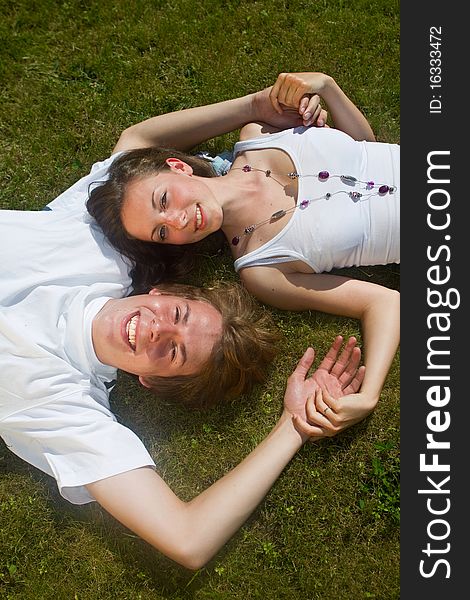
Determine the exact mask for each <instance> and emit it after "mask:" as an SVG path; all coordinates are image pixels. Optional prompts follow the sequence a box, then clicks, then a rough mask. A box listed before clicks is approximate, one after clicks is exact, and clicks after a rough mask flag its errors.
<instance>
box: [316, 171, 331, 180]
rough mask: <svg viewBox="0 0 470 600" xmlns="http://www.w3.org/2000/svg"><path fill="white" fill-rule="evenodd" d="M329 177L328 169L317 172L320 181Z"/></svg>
mask: <svg viewBox="0 0 470 600" xmlns="http://www.w3.org/2000/svg"><path fill="white" fill-rule="evenodd" d="M329 177H330V174H329V173H328V171H320V173H318V179H319V180H320V181H326V180H327V179H328V178H329Z"/></svg>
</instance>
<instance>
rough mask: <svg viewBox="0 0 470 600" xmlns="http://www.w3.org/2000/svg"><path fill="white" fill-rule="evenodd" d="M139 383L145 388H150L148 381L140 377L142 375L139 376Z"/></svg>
mask: <svg viewBox="0 0 470 600" xmlns="http://www.w3.org/2000/svg"><path fill="white" fill-rule="evenodd" d="M139 381H140V383H141V384H142V385H143V386H144V387H146V388H150V387H151V386H150V384H149V383H148V381H146V379H145V377H142V375H140V376H139Z"/></svg>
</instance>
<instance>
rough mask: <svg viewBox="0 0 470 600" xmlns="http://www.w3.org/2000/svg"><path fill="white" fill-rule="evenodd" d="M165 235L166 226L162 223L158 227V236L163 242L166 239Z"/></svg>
mask: <svg viewBox="0 0 470 600" xmlns="http://www.w3.org/2000/svg"><path fill="white" fill-rule="evenodd" d="M166 236H167V231H166V226H165V225H162V227H160V229H159V230H158V237H159V238H160V241H161V242H164V241H165V240H166Z"/></svg>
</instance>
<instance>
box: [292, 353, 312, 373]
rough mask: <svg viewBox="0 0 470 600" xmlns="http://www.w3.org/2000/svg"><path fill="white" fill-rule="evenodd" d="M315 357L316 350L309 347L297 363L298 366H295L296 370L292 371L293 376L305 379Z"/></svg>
mask: <svg viewBox="0 0 470 600" xmlns="http://www.w3.org/2000/svg"><path fill="white" fill-rule="evenodd" d="M314 358H315V350H314V349H313V348H307V350H306V351H305V352H304V355H303V356H302V358H301V359H300V360H299V362H298V363H297V366H296V367H295V370H294V372H293V373H292V375H291V377H293V376H295V377H301V378H302V379H305V377H306V376H307V373H308V371H309V369H310V367H311V366H312V365H313V360H314Z"/></svg>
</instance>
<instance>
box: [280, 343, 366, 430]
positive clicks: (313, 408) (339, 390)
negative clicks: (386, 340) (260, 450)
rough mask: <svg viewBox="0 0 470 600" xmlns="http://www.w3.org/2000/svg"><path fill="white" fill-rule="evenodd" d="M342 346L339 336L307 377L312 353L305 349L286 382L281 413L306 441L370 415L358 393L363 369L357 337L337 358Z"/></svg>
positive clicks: (312, 359) (309, 349) (313, 353)
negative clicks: (289, 418) (291, 422)
mask: <svg viewBox="0 0 470 600" xmlns="http://www.w3.org/2000/svg"><path fill="white" fill-rule="evenodd" d="M342 343H343V338H342V337H341V336H338V337H337V338H336V339H335V341H334V342H333V344H332V345H331V347H330V349H329V351H328V353H327V354H326V356H325V358H324V359H323V360H322V362H321V363H320V365H319V366H318V368H317V369H316V370H315V371H314V372H313V373H312V375H310V376H308V372H309V369H310V368H311V366H312V364H313V361H314V358H315V352H314V350H313V349H312V348H308V349H307V351H306V352H305V354H304V355H303V357H302V358H301V359H300V361H299V363H298V365H297V367H296V369H295V371H294V372H293V373H292V375H291V376H290V377H289V379H288V383H287V388H286V393H285V396H284V410H285V411H287V412H288V413H290V415H292V418H293V421H294V425H295V427H296V429H297V431H299V433H300V434H301V435H302V437H303V439H305V440H307V439H311V440H315V439H318V438H322V437H331V436H333V435H336V434H337V433H339V432H340V431H343V430H344V429H346V428H347V427H350V426H351V425H354V424H355V423H358V422H359V421H361V420H362V419H363V418H364V417H365V416H367V414H369V412H370V405H369V404H368V403H367V402H365V399H364V401H361V394H358V393H357V392H359V390H360V388H361V385H362V382H363V380H364V374H365V367H364V366H359V365H360V361H361V350H360V348H359V347H358V346H357V345H356V343H357V342H356V338H354V337H350V338H349V340H348V341H347V343H346V345H345V346H344V349H343V351H342V352H341V354H340V355H339V357H338V354H339V351H340V349H341V346H342Z"/></svg>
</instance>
